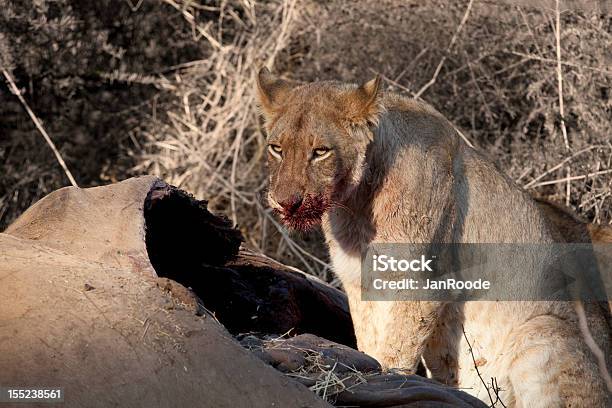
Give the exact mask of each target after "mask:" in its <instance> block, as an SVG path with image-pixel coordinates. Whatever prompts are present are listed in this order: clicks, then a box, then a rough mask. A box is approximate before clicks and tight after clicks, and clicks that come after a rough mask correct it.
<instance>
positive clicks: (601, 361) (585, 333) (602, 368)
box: [574, 301, 612, 392]
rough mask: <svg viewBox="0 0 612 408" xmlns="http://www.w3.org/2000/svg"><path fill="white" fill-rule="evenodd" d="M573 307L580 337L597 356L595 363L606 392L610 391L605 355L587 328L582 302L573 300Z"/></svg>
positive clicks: (611, 389)
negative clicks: (576, 315)
mask: <svg viewBox="0 0 612 408" xmlns="http://www.w3.org/2000/svg"><path fill="white" fill-rule="evenodd" d="M574 309H576V313H577V314H578V326H579V327H580V331H581V332H582V337H583V338H584V341H585V343H586V345H587V346H588V347H589V349H591V352H592V353H593V354H594V355H595V358H597V365H598V366H599V372H600V373H601V376H602V377H603V379H604V381H605V382H606V386H607V387H608V392H612V378H610V373H609V372H608V369H607V367H606V356H605V355H604V353H603V351H601V349H600V348H599V346H598V345H597V343H595V340H593V335H592V334H591V331H590V330H589V325H588V323H587V319H586V314H585V313H584V306H583V305H582V302H580V301H575V302H574Z"/></svg>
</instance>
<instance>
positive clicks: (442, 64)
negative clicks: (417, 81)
mask: <svg viewBox="0 0 612 408" xmlns="http://www.w3.org/2000/svg"><path fill="white" fill-rule="evenodd" d="M473 3H474V0H470V2H469V3H468V5H467V7H466V9H465V13H464V14H463V18H462V19H461V23H459V26H458V27H457V31H455V34H454V35H453V38H451V41H450V44H448V47H447V48H446V52H445V55H444V56H443V57H442V59H441V60H440V62H439V63H438V66H437V67H436V70H435V71H434V74H433V76H432V77H431V79H430V80H429V82H427V83H426V84H425V85H423V87H422V88H421V89H419V90H418V92H417V93H416V94H415V95H414V97H415V98H419V97H420V96H421V95H423V93H424V92H425V91H426V90H427V89H428V88H429V87H430V86H432V85H433V84H435V83H436V80H437V79H438V75H439V74H440V71H441V70H442V67H443V66H444V62H445V61H446V57H447V55H448V53H449V52H450V51H451V49H452V48H453V45H455V41H457V37H458V36H459V33H460V32H461V30H462V29H463V26H464V25H465V23H466V22H467V19H468V17H469V16H470V11H471V10H472V4H473Z"/></svg>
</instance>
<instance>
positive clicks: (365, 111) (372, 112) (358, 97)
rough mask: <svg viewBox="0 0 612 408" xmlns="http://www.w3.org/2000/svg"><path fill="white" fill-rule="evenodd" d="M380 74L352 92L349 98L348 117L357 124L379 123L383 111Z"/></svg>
mask: <svg viewBox="0 0 612 408" xmlns="http://www.w3.org/2000/svg"><path fill="white" fill-rule="evenodd" d="M380 82H381V81H380V76H379V75H376V77H375V78H374V79H372V80H370V81H368V82H366V83H364V84H363V85H361V86H359V87H358V88H357V89H355V90H353V91H351V92H350V94H349V95H348V98H347V108H348V110H347V114H348V119H349V120H350V121H351V122H353V123H355V124H365V123H374V124H376V123H378V117H379V115H380V114H381V113H382V110H383V107H382V101H381V99H382V91H381V89H380Z"/></svg>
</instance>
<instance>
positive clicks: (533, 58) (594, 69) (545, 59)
mask: <svg viewBox="0 0 612 408" xmlns="http://www.w3.org/2000/svg"><path fill="white" fill-rule="evenodd" d="M512 54H514V55H518V56H519V57H524V58H529V59H531V60H534V61H540V62H549V63H553V64H558V63H559V61H557V60H554V59H551V58H544V57H539V56H537V55H533V54H525V53H524V52H518V51H512ZM561 65H565V66H567V67H572V68H580V69H588V70H589V71H595V72H599V73H601V74H606V75H612V71H608V70H605V69H601V68H595V67H590V66H588V65H580V64H575V63H573V62H567V61H561Z"/></svg>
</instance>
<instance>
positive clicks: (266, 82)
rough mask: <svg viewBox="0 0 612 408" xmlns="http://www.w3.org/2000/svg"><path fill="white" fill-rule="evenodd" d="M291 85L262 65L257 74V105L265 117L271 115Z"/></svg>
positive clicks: (276, 109)
mask: <svg viewBox="0 0 612 408" xmlns="http://www.w3.org/2000/svg"><path fill="white" fill-rule="evenodd" d="M292 88H293V87H292V86H291V84H290V83H289V82H287V81H284V80H282V79H280V78H277V77H275V76H274V75H272V73H270V71H269V70H268V68H266V67H263V68H262V69H261V70H259V73H258V74H257V91H258V92H257V94H258V99H259V106H260V107H261V110H262V112H263V114H264V115H265V116H266V117H268V118H269V117H270V116H273V115H274V114H275V113H276V112H277V111H278V109H279V107H280V106H281V105H282V103H283V101H284V100H285V98H286V97H287V94H288V93H289V91H290V90H291V89H292Z"/></svg>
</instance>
